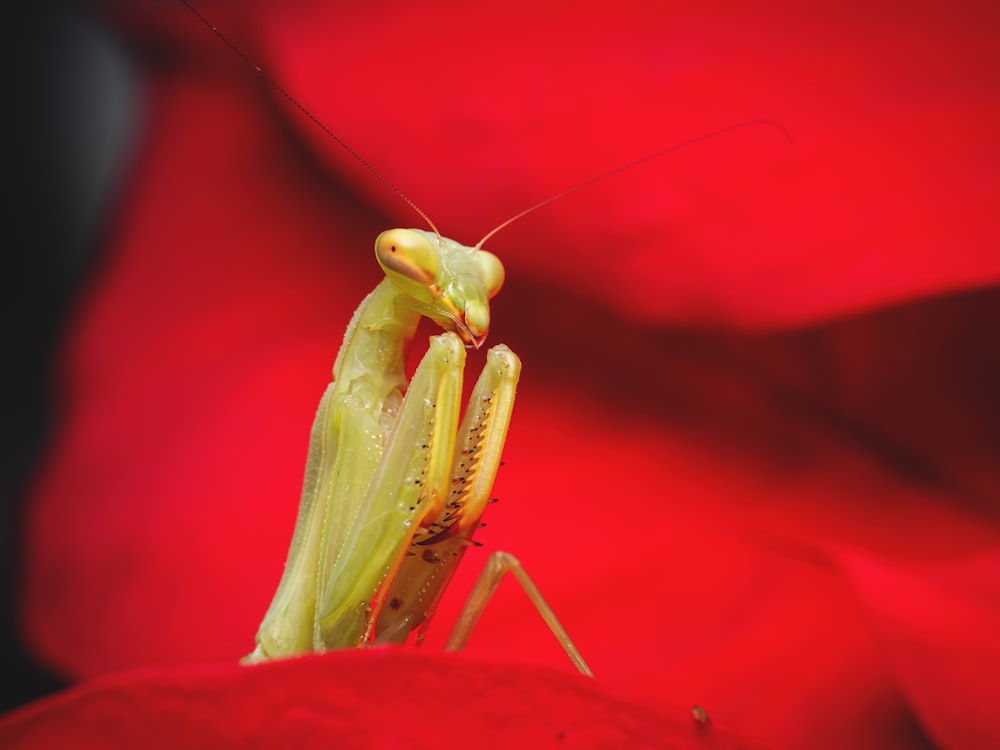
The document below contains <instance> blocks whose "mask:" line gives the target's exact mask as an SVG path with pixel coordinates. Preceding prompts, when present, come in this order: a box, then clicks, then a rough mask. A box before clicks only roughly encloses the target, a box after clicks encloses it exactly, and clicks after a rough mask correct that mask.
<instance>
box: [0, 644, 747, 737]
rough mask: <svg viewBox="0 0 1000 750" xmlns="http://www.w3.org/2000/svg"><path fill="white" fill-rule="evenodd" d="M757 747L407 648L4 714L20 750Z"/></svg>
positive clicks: (567, 683)
mask: <svg viewBox="0 0 1000 750" xmlns="http://www.w3.org/2000/svg"><path fill="white" fill-rule="evenodd" d="M463 743H468V744H472V745H474V746H475V747H481V748H510V747H517V746H519V745H522V746H528V747H532V748H546V747H552V748H607V747H629V748H664V749H666V748H670V749H671V750H687V748H714V749H715V750H726V749H729V750H752V749H753V748H758V749H760V748H762V746H761V745H756V744H753V743H750V742H747V741H745V740H741V739H739V738H738V737H736V736H735V735H733V734H731V733H729V732H728V731H726V730H725V729H723V728H720V727H716V726H714V725H713V724H712V723H711V722H709V723H707V724H703V723H699V722H696V721H695V720H694V719H693V717H692V716H691V713H690V712H689V711H686V710H685V711H671V712H663V711H654V710H652V709H649V708H645V707H641V706H636V705H632V704H629V703H626V702H624V701H622V700H621V699H619V698H615V697H614V696H611V695H608V694H607V693H606V692H604V691H602V690H600V688H599V687H598V686H597V684H596V683H594V682H593V681H592V680H589V679H587V678H584V677H574V676H572V675H563V674H559V673H556V672H550V671H547V670H542V669H537V668H530V667H515V666H510V665H497V664H489V663H477V662H473V661H470V660H468V659H460V658H454V657H451V658H449V657H445V656H441V655H438V656H427V655H424V656H418V655H417V654H414V653H412V652H402V651H398V650H394V651H386V650H377V651H372V652H368V653H364V652H359V651H347V652H340V653H331V654H326V655H324V656H321V657H304V658H301V659H291V660H286V661H282V662H273V663H270V664H266V665H262V666H259V667H252V668H246V667H239V666H237V665H235V664H229V665H225V666H200V667H189V668H186V669H183V670H172V671H169V672H166V671H162V672H148V673H136V674H130V675H123V676H119V677H113V678H105V679H103V680H99V681H95V682H92V683H90V684H87V685H83V686H80V687H78V688H76V689H74V690H71V691H68V692H66V693H64V694H61V695H58V696H55V697H53V698H50V699H48V700H46V701H41V702H39V703H37V704H35V705H32V706H30V707H28V708H27V709H22V710H21V711H19V712H16V713H14V714H10V715H8V716H7V717H5V718H3V719H0V744H2V745H3V747H5V748H7V749H8V750H15V748H43V747H53V748H55V747H74V748H79V750H86V749H87V748H136V747H142V748H148V749H149V750H154V749H155V748H161V747H162V748H176V747H185V748H197V747H206V748H227V747H241V748H243V747H287V746H295V747H337V748H343V749H344V750H347V749H348V748H397V747H398V748H403V747H406V748H436V747H441V746H442V745H457V744H463Z"/></svg>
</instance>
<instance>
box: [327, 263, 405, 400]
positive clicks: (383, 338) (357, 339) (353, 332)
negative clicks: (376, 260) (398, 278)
mask: <svg viewBox="0 0 1000 750" xmlns="http://www.w3.org/2000/svg"><path fill="white" fill-rule="evenodd" d="M419 322H420V313H418V312H417V311H416V310H415V309H414V307H413V303H412V301H411V300H410V298H409V297H407V296H406V295H405V294H403V293H402V292H400V291H399V289H398V288H397V287H396V285H395V284H393V283H392V282H391V281H390V280H389V279H383V280H382V283H380V284H379V285H378V286H377V287H375V289H374V290H373V291H372V293H371V294H369V295H368V296H367V297H365V298H364V300H362V302H361V304H360V305H359V306H358V309H357V310H355V311H354V316H353V317H352V318H351V322H350V323H349V324H348V326H347V332H346V333H345V334H344V345H343V346H342V347H341V349H340V353H339V354H338V355H337V361H336V362H335V363H334V365H333V378H334V389H335V390H336V391H339V392H341V393H350V392H357V386H358V385H362V386H363V387H364V390H365V391H366V392H367V393H368V395H370V397H372V398H374V399H376V400H377V401H380V402H382V403H384V402H385V400H386V399H387V398H388V397H389V395H390V394H391V393H392V392H393V391H396V390H400V391H401V390H403V389H405V385H406V373H405V370H404V367H405V362H404V359H405V357H404V355H405V350H406V345H407V344H408V343H409V341H410V339H412V338H413V334H414V333H415V332H416V329H417V324H418V323H419ZM369 389H370V390H369Z"/></svg>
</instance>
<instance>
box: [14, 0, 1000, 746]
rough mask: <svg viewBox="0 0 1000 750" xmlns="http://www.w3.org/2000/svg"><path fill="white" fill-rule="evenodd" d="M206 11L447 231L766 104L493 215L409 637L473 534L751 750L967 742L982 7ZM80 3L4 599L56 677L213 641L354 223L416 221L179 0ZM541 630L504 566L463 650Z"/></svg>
mask: <svg viewBox="0 0 1000 750" xmlns="http://www.w3.org/2000/svg"><path fill="white" fill-rule="evenodd" d="M238 7H239V10H234V9H233V8H234V4H232V3H223V2H214V3H213V2H206V3H204V7H203V10H204V11H205V13H206V14H207V15H209V16H210V18H211V19H212V21H213V22H214V23H215V24H216V25H218V26H219V27H220V28H221V29H223V30H224V31H225V32H226V33H227V34H228V35H229V36H230V37H232V38H233V39H234V40H235V41H236V42H237V43H238V44H239V45H240V46H241V47H243V48H244V49H246V50H247V51H248V52H249V54H250V55H251V56H252V57H253V59H254V60H259V61H260V62H261V64H262V65H263V66H264V67H265V69H266V70H268V71H269V72H270V74H271V75H272V76H273V77H274V78H275V79H277V80H278V81H280V83H281V85H282V86H284V87H285V88H287V89H288V90H289V91H290V92H291V93H292V94H293V95H294V96H295V97H297V98H298V99H300V100H301V101H302V102H303V103H304V104H305V105H306V106H307V107H308V108H309V109H310V110H311V111H312V112H313V113H314V114H315V115H316V116H317V117H318V118H319V119H321V120H322V121H323V122H324V123H325V124H327V125H328V126H329V127H330V128H331V129H333V130H334V131H335V132H336V133H337V134H338V135H339V136H341V137H342V138H344V140H346V141H347V142H348V143H349V144H350V145H351V146H352V147H353V148H354V149H356V150H357V151H358V152H360V153H361V154H362V155H363V156H364V157H365V158H367V159H369V160H370V161H372V162H373V163H375V164H376V165H377V167H378V169H379V170H380V171H381V172H382V173H383V174H385V175H386V176H387V177H388V178H389V179H390V180H392V181H393V182H394V183H395V184H396V185H398V186H399V187H400V189H402V190H403V191H404V192H405V193H406V194H407V195H409V196H410V197H411V198H413V199H414V200H415V201H416V202H417V203H418V204H419V205H420V206H421V207H422V208H423V210H424V211H426V212H427V213H428V214H430V216H431V217H432V218H433V219H434V220H435V222H437V223H438V225H439V226H440V228H441V230H442V231H443V232H444V233H445V234H446V235H449V236H452V237H455V238H456V239H459V240H461V241H465V242H469V243H472V242H475V241H476V240H477V239H478V238H479V237H480V236H482V235H483V234H485V233H486V232H487V231H488V230H489V229H490V228H491V227H492V226H494V225H496V224H497V223H499V222H501V221H503V220H504V219H505V218H507V217H508V216H510V215H512V214H513V213H515V212H516V211H518V210H520V209H522V208H524V207H526V206H527V205H531V204H532V203H534V202H536V201H538V200H541V199H544V198H546V197H548V196H549V195H551V194H553V193H555V192H558V191H559V190H561V189H564V188H566V187H568V186H571V185H573V184H575V183H577V182H579V181H581V180H583V179H586V178H588V177H590V176H592V175H594V174H596V173H599V172H601V171H604V170H606V169H610V168H613V167H615V166H618V165H620V164H622V163H624V162H627V161H629V160H631V159H634V158H636V157H638V156H641V155H643V154H645V153H648V152H651V151H654V150H656V149H659V148H663V147H664V146H667V145H669V144H671V143H674V142H677V141H681V140H684V139H686V138H689V137H692V136H696V135H699V134H701V133H704V132H707V131H710V130H713V129H716V128H719V127H724V126H727V125H731V124H733V123H737V122H742V121H745V120H749V119H754V118H758V117H767V118H772V119H774V120H777V121H779V122H780V123H781V124H782V125H783V126H784V127H786V128H787V129H788V130H789V131H791V132H792V134H793V135H794V138H795V145H794V146H789V145H788V144H787V143H786V142H785V141H784V140H783V138H782V137H781V135H780V134H779V133H777V132H776V131H775V130H773V129H769V128H748V129H745V130H741V131H739V132H737V133H733V134H731V135H728V136H725V137H722V138H719V139H716V140H712V141H710V142H706V143H702V144H700V145H697V146H693V147H691V148H689V149H686V150H684V151H682V152H680V153H677V154H675V155H672V156H669V157H666V158H665V159H663V160H661V161H657V162H654V163H651V164H647V165H644V166H642V167H639V168H636V169H635V170H633V171H630V172H628V173H626V174H624V175H620V176H618V177H615V178H613V179H611V180H608V181H606V182H604V183H602V184H600V185H599V186H595V187H592V188H588V189H587V190H586V191H583V192H581V193H580V194H577V195H575V196H573V197H570V198H567V199H565V200H563V201H560V202H558V203H556V204H554V205H552V206H549V207H546V208H544V209H542V210H540V211H539V212H537V213H536V214H533V215H532V216H530V217H529V218H525V219H524V220H522V221H521V222H519V223H518V224H516V225H514V226H512V227H510V228H509V229H507V230H505V231H504V232H502V233H501V234H499V235H497V236H496V237H495V238H494V239H493V240H491V241H490V243H489V247H490V249H491V250H492V251H493V252H495V253H497V254H498V255H499V256H500V257H501V258H502V259H503V260H504V263H505V264H506V267H507V273H508V284H507V286H506V287H505V289H504V290H503V292H502V293H501V295H500V296H499V297H498V298H497V300H496V301H495V304H494V320H495V322H494V327H493V330H492V332H491V337H490V340H491V341H492V342H501V341H502V342H504V343H507V344H509V345H510V346H511V347H512V348H513V349H514V350H515V351H517V352H518V353H519V354H520V355H521V357H522V359H523V360H524V376H523V380H522V386H521V388H520V391H519V397H518V398H519V403H518V406H517V408H516V409H515V415H514V420H513V424H512V429H511V435H510V439H509V442H508V446H507V449H506V454H505V455H506V462H507V465H506V467H505V468H504V470H503V471H502V473H501V476H500V479H499V481H498V483H497V488H496V494H498V495H499V496H500V497H501V499H502V502H501V503H500V504H498V505H496V506H493V507H491V509H490V512H489V515H488V517H487V518H486V521H487V523H488V527H487V528H486V529H484V530H483V532H481V534H480V535H479V537H478V538H479V539H480V540H481V541H482V542H483V543H484V545H485V547H484V549H482V550H473V551H472V552H470V554H469V555H468V556H467V562H466V563H465V566H464V571H463V572H462V573H461V574H460V577H459V578H458V579H457V580H456V582H455V587H456V589H457V591H455V592H453V593H452V594H451V595H450V596H449V597H448V598H447V600H446V604H445V606H444V607H443V608H442V612H441V614H440V618H441V622H438V623H437V624H436V625H437V627H436V628H435V629H434V630H432V632H433V633H434V635H433V636H432V639H431V640H432V641H433V643H432V644H430V646H431V647H435V646H436V645H439V644H440V642H441V641H443V638H444V633H445V632H446V631H447V629H448V626H449V625H450V623H451V621H452V620H453V618H454V615H455V613H456V611H457V608H458V607H459V606H460V604H461V598H462V597H461V594H462V592H464V591H467V590H468V587H469V584H470V577H472V576H474V575H475V574H476V573H477V572H478V568H479V567H481V562H482V560H483V559H484V556H485V555H486V554H487V553H488V551H489V550H490V549H494V548H503V549H506V550H508V551H510V552H513V553H515V554H517V555H518V556H519V557H520V558H521V560H522V562H523V563H524V564H525V566H526V567H527V569H528V570H529V571H530V572H531V573H532V575H533V576H535V578H536V579H537V581H538V583H539V585H540V586H541V587H542V589H543V591H545V593H546V594H547V596H548V597H549V598H550V601H551V603H552V604H553V606H554V607H555V609H556V611H557V612H558V613H559V614H560V616H561V617H562V619H563V620H564V622H565V624H566V626H567V628H568V629H569V630H570V632H571V633H572V634H573V635H574V637H575V638H576V639H577V642H578V645H579V647H580V648H581V650H582V652H583V653H584V654H585V656H586V657H587V658H588V659H589V660H590V662H591V665H592V667H593V668H594V671H595V673H596V674H597V676H598V680H599V683H600V685H601V686H602V687H603V688H605V689H607V690H610V691H612V692H614V693H616V694H618V695H620V696H624V697H627V698H629V699H632V700H635V701H638V702H642V703H647V704H651V705H691V704H694V703H700V704H703V705H705V706H706V707H707V708H708V709H709V712H710V713H711V714H712V715H713V716H714V717H718V719H720V720H722V721H723V722H724V723H725V724H728V725H731V726H734V727H736V728H737V729H738V730H740V731H741V732H744V733H746V734H748V735H750V736H753V737H755V738H758V739H760V740H761V741H764V742H768V743H773V744H775V745H778V746H782V747H787V748H798V747H801V748H823V747H830V748H841V747H853V748H866V747H870V748H897V747H898V748H923V747H931V746H935V747H954V748H959V747H962V748H974V747H987V746H989V745H990V744H992V743H995V742H1000V720H998V719H997V718H996V715H995V713H996V712H995V710H994V709H995V695H996V692H997V689H998V685H997V683H998V678H997V677H996V675H997V674H1000V645H998V643H997V638H996V635H995V634H996V633H997V632H1000V575H998V574H1000V547H998V544H1000V512H998V504H997V491H998V489H1000V460H998V455H1000V453H998V451H1000V431H998V427H997V425H998V419H1000V394H998V386H997V384H998V383H1000V354H998V351H1000V350H998V347H997V344H998V335H997V334H998V330H997V328H998V323H997V320H998V317H997V316H998V313H1000V293H998V291H997V288H996V286H995V284H996V280H997V279H998V278H1000V250H998V247H997V237H998V231H997V229H998V224H1000V212H998V211H997V209H996V205H997V195H998V192H997V181H998V177H997V175H998V174H1000V140H998V139H997V137H996V133H997V132H1000V103H998V100H997V96H996V92H997V91H998V90H1000V89H998V85H1000V69H998V68H1000V64H998V61H997V60H998V59H997V57H996V53H995V51H994V46H995V39H996V38H997V31H998V24H997V23H996V19H994V18H993V17H992V13H993V11H992V10H990V9H989V8H988V6H987V5H986V4H983V5H982V6H981V7H980V6H977V5H976V4H975V3H965V4H953V5H951V6H949V9H948V10H943V9H938V10H935V9H933V8H930V7H927V8H924V7H919V6H914V5H912V4H910V5H906V6H900V5H898V4H895V3H878V2H876V3H870V2H869V3H865V4H858V5H857V6H856V7H855V6H853V5H851V4H844V3H837V4H833V3H830V4H811V5H809V6H808V10H806V9H805V6H800V5H799V4H793V3H789V4H787V5H785V4H780V3H775V4H771V5H768V6H766V7H758V8H756V9H754V10H753V11H750V10H746V9H744V8H743V6H742V5H740V4H735V3H734V4H732V6H728V5H726V4H712V5H704V6H699V7H698V8H697V9H692V8H685V7H672V5H671V4H669V3H663V2H655V3H654V2H650V3H640V2H619V3H613V4H612V3H608V4H603V3H598V4H593V5H592V6H589V5H588V6H580V5H579V4H573V5H572V6H570V5H569V4H550V5H545V6H539V5H536V4H528V3H524V4H517V3H515V4H503V5H498V6H496V7H493V6H489V5H481V4H480V5H476V6H475V9H473V8H472V6H467V5H465V4H460V3H444V2H442V3H434V4H431V5H430V6H427V5H423V6H419V5H414V4H405V3H394V2H386V3H372V4H366V5H365V6H364V7H363V8H362V7H361V6H358V7H356V8H351V7H333V6H332V5H331V4H324V3H318V2H317V3H309V2H296V3H289V2H285V3H257V4H253V5H248V4H246V3H240V4H239V6H238ZM110 16H111V17H112V18H113V19H114V20H115V22H116V24H117V25H118V28H119V29H121V30H122V32H123V33H124V34H126V35H127V38H128V39H129V40H130V43H131V44H132V45H133V48H134V51H135V52H136V55H137V60H138V61H139V62H140V64H141V65H142V67H143V70H144V74H145V75H146V77H147V82H148V86H149V88H148V99H147V101H146V107H145V110H144V117H145V127H144V130H143V135H142V140H141V143H140V144H139V146H138V147H137V151H136V158H135V161H134V164H133V168H132V170H131V172H130V175H129V179H128V182H127V185H126V187H125V189H123V191H122V197H121V201H120V202H119V203H118V205H117V209H116V212H115V215H114V217H113V219H114V221H113V223H112V231H111V240H110V242H109V245H108V247H107V249H106V253H105V256H104V263H103V266H102V268H101V272H100V273H99V275H98V276H97V277H96V278H95V279H94V282H93V283H92V285H91V286H90V288H89V289H88V291H87V294H86V295H85V298H84V299H83V301H82V302H81V304H80V306H79V309H78V311H77V314H76V315H75V317H74V320H73V323H72V329H71V332H70V334H71V335H70V338H69V342H68V344H67V347H66V350H65V355H64V360H63V361H64V382H65V403H66V407H65V411H64V413H63V415H62V428H61V431H60V433H59V436H58V439H57V440H56V442H55V443H54V445H53V446H52V448H51V452H50V455H49V457H48V459H47V466H46V470H45V472H44V474H43V476H42V478H41V480H40V482H39V483H38V486H37V488H36V491H35V493H34V495H33V497H32V500H31V505H30V508H29V516H28V528H27V532H26V533H27V534H28V537H27V539H28V543H27V559H26V560H25V576H26V578H25V592H26V593H25V597H24V602H23V605H24V606H23V612H24V618H23V623H24V628H25V631H26V633H27V634H28V636H29V638H30V640H31V643H32V644H33V647H34V648H35V649H36V651H37V653H38V654H39V655H40V656H41V657H42V658H43V659H44V660H45V661H46V662H48V663H50V664H52V665H54V666H55V667H57V668H58V669H60V670H62V671H63V672H65V673H67V674H69V675H71V676H73V677H79V678H87V677H92V676H96V675H101V674H107V673H113V672H119V671H122V670H128V669H132V668H136V667H164V666H172V665H179V664H191V663H198V662H220V661H222V662H224V661H232V660H234V659H236V658H237V657H239V656H240V655H242V654H243V653H246V652H247V651H249V650H250V648H251V646H252V636H253V633H254V631H255V628H256V625H257V623H258V621H259V619H260V617H261V615H262V614H263V611H264V609H265V607H266V605H267V603H268V601H269V598H270V596H271V594H272V593H273V589H274V586H275V585H276V583H277V579H278V576H279V574H280V570H281V564H282V562H283V560H284V555H285V552H286V549H287V543H288V539H289V537H290V532H291V526H292V523H293V520H294V515H295V506H296V503H297V500H298V492H299V487H298V485H299V482H300V480H301V472H302V466H303V463H304V456H305V448H306V440H307V438H306V435H307V433H308V427H309V423H310V421H311V418H312V414H313V410H314V408H315V403H316V402H317V400H318V397H319V395H320V393H321V392H322V388H323V386H324V384H325V383H326V381H327V379H328V377H329V370H330V367H331V365H332V362H333V358H334V356H335V353H336V348H337V347H338V346H339V343H340V339H341V335H342V330H343V328H344V326H345V325H346V322H347V320H348V317H349V315H350V313H351V311H352V309H353V308H354V307H355V306H356V305H357V303H358V302H359V301H360V299H361V297H362V296H363V295H364V294H365V292H366V291H367V290H368V289H370V288H371V287H372V286H374V284H375V283H376V282H377V281H378V277H379V272H378V269H377V267H376V265H375V263H374V262H373V261H372V258H371V250H370V248H371V245H372V241H373V239H374V237H375V235H376V234H377V233H378V231H380V230H381V229H383V228H385V227H386V226H389V225H400V224H401V225H404V226H411V225H412V226H420V222H419V220H418V219H416V218H415V217H414V216H413V214H412V212H411V211H410V210H409V209H408V208H407V207H406V206H405V204H403V203H402V202H401V201H400V200H399V199H398V197H396V196H394V195H393V194H392V193H391V192H390V191H388V190H387V189H386V188H385V187H384V186H383V185H382V184H381V183H379V182H378V181H377V180H375V179H373V178H372V177H371V176H370V175H368V174H367V173H366V172H365V171H364V169H363V168H361V167H359V166H358V165H357V164H356V163H353V161H352V160H351V158H350V156H348V155H347V154H346V153H344V152H343V151H342V150H341V149H339V147H338V146H337V145H336V144H335V143H333V142H332V141H331V140H330V139H328V138H326V137H325V136H324V135H323V134H322V132H320V131H319V130H318V129H317V128H316V127H315V126H314V125H312V124H311V123H310V122H309V121H307V120H305V119H304V118H302V117H301V116H300V115H299V114H298V113H296V112H295V111H294V110H293V109H292V108H291V107H290V105H288V103H287V102H285V101H284V100H282V99H281V98H280V96H279V95H278V94H277V93H276V92H275V91H274V90H272V89H270V88H268V87H267V86H266V85H265V84H264V83H263V82H262V80H261V79H260V78H259V77H257V76H255V75H253V73H252V72H251V71H250V70H249V69H248V68H247V67H246V66H245V65H244V64H242V63H241V62H240V61H239V60H238V59H237V58H236V57H235V56H234V55H233V54H232V53H231V52H230V51H229V50H228V49H226V48H225V47H224V46H223V45H222V43H221V42H220V41H219V40H218V39H216V38H214V37H213V36H212V35H211V34H210V33H209V32H208V31H207V30H206V29H205V28H204V27H203V26H201V25H199V24H198V23H197V21H196V20H195V19H194V18H193V16H191V14H190V13H188V12H187V11H185V10H184V9H183V8H180V7H179V6H176V5H175V4H173V3H169V2H167V3H161V4H150V6H149V7H148V8H147V7H144V6H141V7H139V8H133V9H130V10H129V11H128V12H125V11H123V10H121V9H120V8H118V9H114V8H112V12H111V13H110ZM475 361H476V360H475V359H474V358H473V362H475ZM505 588H507V587H505ZM509 588H511V589H512V587H509ZM550 640H551V639H550V638H549V636H548V635H546V633H545V632H544V631H543V628H542V625H541V624H540V622H539V621H538V620H537V618H536V617H535V615H534V614H533V613H532V612H531V611H530V610H529V608H528V605H527V604H526V603H525V601H523V599H522V598H521V596H520V595H519V594H518V593H517V592H516V591H513V590H511V591H504V592H502V596H501V597H500V599H499V601H497V602H496V603H495V604H494V605H493V606H492V607H491V609H490V611H489V612H488V613H487V615H486V617H485V618H484V620H483V624H482V628H481V630H480V631H478V632H477V634H476V637H475V638H474V641H473V644H472V646H471V649H472V650H473V652H474V653H476V654H479V655H483V656H488V657H491V658H494V659H496V660H500V661H507V662H529V663H536V664H544V665H552V666H555V667H557V668H560V669H563V668H566V665H565V664H564V663H563V657H562V656H561V655H560V654H559V652H558V650H557V648H556V647H555V645H554V644H553V643H550ZM456 689H457V690H461V686H456Z"/></svg>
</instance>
